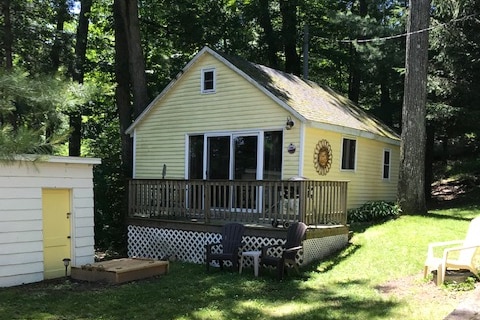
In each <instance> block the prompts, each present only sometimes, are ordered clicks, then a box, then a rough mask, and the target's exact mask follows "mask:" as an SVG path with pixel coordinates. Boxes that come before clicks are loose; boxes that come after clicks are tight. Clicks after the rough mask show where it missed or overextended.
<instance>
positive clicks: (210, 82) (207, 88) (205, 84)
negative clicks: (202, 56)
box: [201, 68, 216, 93]
mask: <svg viewBox="0 0 480 320" xmlns="http://www.w3.org/2000/svg"><path fill="white" fill-rule="evenodd" d="M215 82H216V72H215V68H208V69H202V83H201V87H202V88H201V92H202V93H214V92H215V89H216V88H215V87H216V83H215Z"/></svg>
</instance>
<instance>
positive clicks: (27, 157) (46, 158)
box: [4, 154, 102, 164]
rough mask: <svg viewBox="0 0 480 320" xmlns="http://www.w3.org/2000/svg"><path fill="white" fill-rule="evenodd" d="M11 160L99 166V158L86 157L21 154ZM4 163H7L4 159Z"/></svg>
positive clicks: (100, 160)
mask: <svg viewBox="0 0 480 320" xmlns="http://www.w3.org/2000/svg"><path fill="white" fill-rule="evenodd" d="M13 160H16V161H25V162H34V161H39V162H50V163H71V164H101V163H102V159H100V158H86V157H67V156H50V155H39V154H23V155H16V156H15V157H14V159H13ZM4 161H9V160H8V159H4Z"/></svg>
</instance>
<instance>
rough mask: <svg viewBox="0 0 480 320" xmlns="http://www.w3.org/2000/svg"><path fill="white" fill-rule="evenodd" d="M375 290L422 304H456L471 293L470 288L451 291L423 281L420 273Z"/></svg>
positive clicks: (431, 282) (390, 282)
mask: <svg viewBox="0 0 480 320" xmlns="http://www.w3.org/2000/svg"><path fill="white" fill-rule="evenodd" d="M477 286H478V283H477ZM377 290H378V291H379V292H381V293H382V294H384V295H385V296H388V297H396V298H398V299H409V298H412V299H415V300H417V301H418V302H419V304H423V305H430V304H434V303H435V304H443V305H456V304H458V303H460V302H461V301H463V300H464V299H466V298H467V297H468V296H469V295H470V294H471V293H472V290H469V291H453V290H448V289H445V288H443V287H438V286H436V285H435V283H434V282H433V281H425V280H424V279H423V275H421V274H418V275H413V276H408V277H404V278H400V279H395V280H392V281H389V282H387V283H385V284H383V285H380V286H378V287H377Z"/></svg>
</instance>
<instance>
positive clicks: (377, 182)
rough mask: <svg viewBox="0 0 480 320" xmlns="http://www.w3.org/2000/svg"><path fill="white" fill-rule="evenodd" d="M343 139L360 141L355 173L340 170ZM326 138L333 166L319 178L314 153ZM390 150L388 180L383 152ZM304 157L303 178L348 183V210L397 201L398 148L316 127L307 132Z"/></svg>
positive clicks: (357, 149)
mask: <svg viewBox="0 0 480 320" xmlns="http://www.w3.org/2000/svg"><path fill="white" fill-rule="evenodd" d="M343 138H349V139H355V140H356V141H357V148H356V154H357V161H356V170H355V171H345V170H341V156H342V141H343ZM322 139H326V140H327V141H328V142H329V143H330V145H331V147H332V166H331V168H330V171H329V172H328V173H327V174H326V175H319V174H318V173H317V171H316V170H315V167H314V162H313V160H314V151H315V147H316V145H317V143H318V141H319V140H322ZM385 149H389V150H390V152H391V153H390V157H391V161H390V163H391V171H390V179H389V180H385V179H383V177H382V174H383V152H384V150H385ZM304 152H305V155H304V172H303V175H304V176H305V177H307V178H309V179H313V180H342V181H349V184H348V208H355V207H358V206H360V205H362V204H363V203H365V202H366V201H373V200H386V201H395V198H396V190H397V182H398V168H399V157H400V149H399V147H398V146H397V145H393V144H388V143H385V142H381V141H378V140H372V139H367V138H362V137H356V136H352V135H344V134H341V133H335V132H330V131H325V130H320V129H315V128H307V129H306V131H305V151H304Z"/></svg>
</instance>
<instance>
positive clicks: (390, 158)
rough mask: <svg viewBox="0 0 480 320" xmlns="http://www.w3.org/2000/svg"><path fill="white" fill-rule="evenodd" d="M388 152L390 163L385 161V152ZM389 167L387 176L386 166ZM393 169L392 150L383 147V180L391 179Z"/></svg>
mask: <svg viewBox="0 0 480 320" xmlns="http://www.w3.org/2000/svg"><path fill="white" fill-rule="evenodd" d="M386 153H388V163H385V154H386ZM386 167H387V170H388V171H387V177H385V168H386ZM391 170H392V150H391V149H387V148H385V149H383V157H382V179H383V180H390V177H391Z"/></svg>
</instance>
